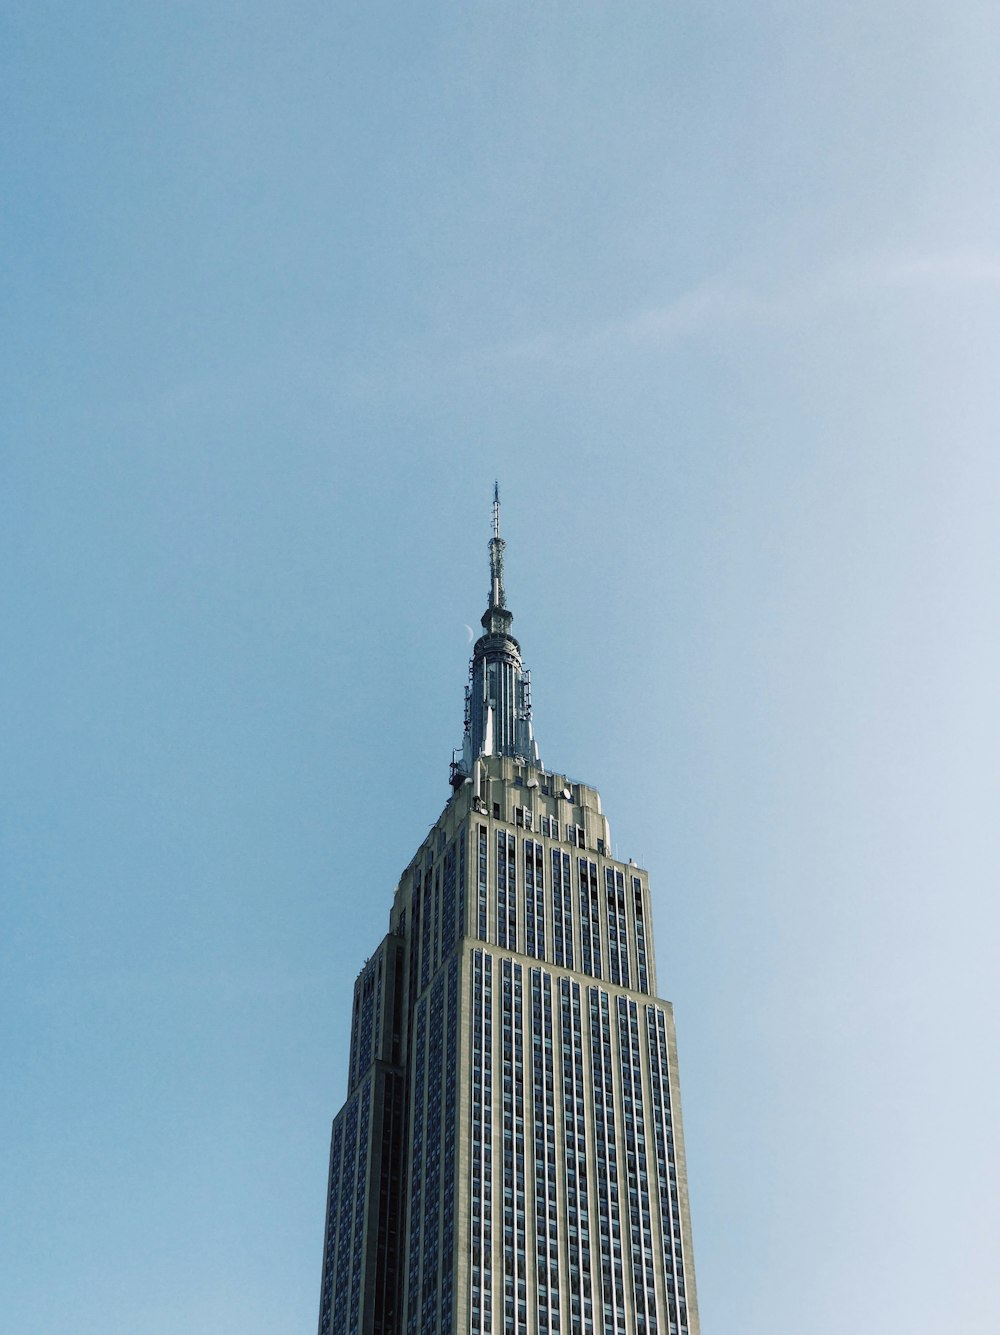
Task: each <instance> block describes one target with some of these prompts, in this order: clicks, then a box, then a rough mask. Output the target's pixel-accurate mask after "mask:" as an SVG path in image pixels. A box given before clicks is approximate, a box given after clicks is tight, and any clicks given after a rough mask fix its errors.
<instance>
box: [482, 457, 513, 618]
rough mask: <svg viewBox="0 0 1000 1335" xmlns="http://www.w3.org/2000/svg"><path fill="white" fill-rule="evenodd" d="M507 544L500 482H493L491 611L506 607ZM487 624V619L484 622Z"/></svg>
mask: <svg viewBox="0 0 1000 1335" xmlns="http://www.w3.org/2000/svg"><path fill="white" fill-rule="evenodd" d="M505 545H506V544H505V543H504V540H503V538H501V536H500V483H499V482H494V483H493V537H492V538H490V611H492V610H493V609H494V608H499V607H504V608H505V607H506V606H507V597H506V594H505V593H504V591H503V549H504V546H505ZM483 624H484V625H485V624H486V623H485V621H484V623H483Z"/></svg>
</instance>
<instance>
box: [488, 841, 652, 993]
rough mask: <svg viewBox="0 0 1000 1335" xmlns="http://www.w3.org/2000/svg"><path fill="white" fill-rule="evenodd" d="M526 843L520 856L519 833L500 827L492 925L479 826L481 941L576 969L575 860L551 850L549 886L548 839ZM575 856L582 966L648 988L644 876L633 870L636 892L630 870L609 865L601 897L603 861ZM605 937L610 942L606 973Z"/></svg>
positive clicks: (594, 975) (596, 975)
mask: <svg viewBox="0 0 1000 1335" xmlns="http://www.w3.org/2000/svg"><path fill="white" fill-rule="evenodd" d="M520 849H521V858H520V863H519V860H518V840H517V838H516V836H515V835H513V834H511V833H509V832H508V831H507V830H503V829H498V830H497V831H496V842H495V847H494V858H493V866H494V881H493V884H494V897H493V915H492V917H493V930H492V932H491V931H490V921H489V919H490V913H489V846H488V832H487V827H486V826H485V825H479V826H477V852H478V865H477V889H476V923H475V930H476V932H477V935H478V937H479V939H480V940H481V941H490V940H492V941H493V943H494V944H496V945H499V946H501V947H503V948H505V949H507V950H512V951H520V952H522V953H524V954H526V955H531V956H533V957H534V958H536V959H540V960H547V961H550V962H551V963H554V964H557V965H559V966H561V967H565V968H568V969H572V968H574V967H576V963H575V947H574V934H575V930H576V929H575V924H574V916H575V914H574V893H573V885H572V879H571V865H572V859H571V858H570V855H569V854H568V853H566V852H564V851H563V850H562V849H559V848H552V849H550V860H549V873H550V875H549V885H548V886H546V863H545V853H544V845H542V844H541V843H540V842H538V841H537V840H533V839H523V840H522V841H521V843H520ZM576 863H577V872H576V882H577V890H576V912H578V914H579V929H578V931H579V943H580V967H581V969H582V971H583V972H584V973H586V974H589V975H590V976H591V977H592V978H603V977H605V976H607V977H608V978H609V980H610V981H611V982H613V983H618V984H621V985H622V986H625V987H633V986H637V987H638V988H639V990H640V991H644V992H648V991H649V990H650V978H649V956H648V952H647V942H646V925H645V917H644V913H643V890H642V882H641V881H640V879H639V877H638V876H634V877H632V894H631V896H628V895H627V894H626V891H625V876H624V873H623V872H622V871H620V870H618V869H617V868H612V867H606V868H605V877H606V887H605V896H604V900H603V903H602V898H601V895H600V893H599V886H598V876H597V863H596V862H594V861H592V860H591V859H590V858H578V859H576ZM547 892H548V893H547ZM522 918H523V921H522ZM602 929H603V930H602ZM633 934H634V935H633ZM602 939H606V941H607V943H608V947H607V948H608V955H609V959H608V964H607V968H608V973H607V975H605V972H604V970H605V962H604V959H603V947H602ZM632 939H634V942H635V955H636V963H637V967H636V968H635V969H633V966H632V963H631V953H630V952H631V949H632V947H631V945H630V941H631V940H632Z"/></svg>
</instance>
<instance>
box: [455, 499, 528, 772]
mask: <svg viewBox="0 0 1000 1335" xmlns="http://www.w3.org/2000/svg"><path fill="white" fill-rule="evenodd" d="M505 545H506V544H505V543H504V540H503V538H502V537H501V536H500V487H499V484H498V483H495V484H494V487H493V532H492V536H491V537H490V543H489V552H490V592H489V601H488V604H487V607H486V611H485V612H484V613H483V615H482V623H481V624H482V627H483V634H482V635H480V637H479V639H478V640H477V641H476V643H475V645H474V646H473V650H472V661H471V662H470V664H469V685H468V686H467V687H466V688H465V735H464V737H463V739H462V751H461V759H459V758H458V756H457V755H456V757H455V758H454V760H453V761H452V775H451V781H452V784H453V786H454V787H458V786H459V785H460V784H462V783H464V782H465V780H466V779H468V778H469V777H470V776H471V774H472V766H473V764H474V763H475V761H476V760H477V758H478V757H479V756H513V757H515V758H516V759H519V760H524V761H527V762H528V763H529V764H532V765H539V766H540V765H541V760H540V759H539V755H538V745H537V743H536V742H535V739H534V736H533V735H532V731H531V675H530V673H528V672H527V671H526V670H525V668H524V666H523V664H522V663H521V646H520V645H519V644H518V642H517V640H515V639H514V637H513V635H511V633H510V627H511V623H512V622H513V620H514V616H513V613H512V612H511V611H510V609H509V608H508V607H507V597H506V594H505V592H504V587H503V553H504V547H505Z"/></svg>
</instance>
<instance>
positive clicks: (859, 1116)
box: [0, 0, 1000, 1335]
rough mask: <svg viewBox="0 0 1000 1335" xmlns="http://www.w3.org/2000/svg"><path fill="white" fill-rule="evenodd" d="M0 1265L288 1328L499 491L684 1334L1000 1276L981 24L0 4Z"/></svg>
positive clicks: (840, 17)
mask: <svg viewBox="0 0 1000 1335" xmlns="http://www.w3.org/2000/svg"><path fill="white" fill-rule="evenodd" d="M0 61H2V79H0V87H2V93H0V98H2V115H0V153H2V170H3V181H4V196H5V202H4V207H3V210H2V214H0V254H2V257H3V259H2V268H0V274H2V276H0V283H2V289H0V309H2V312H3V314H2V322H3V338H2V340H0V404H2V407H0V426H2V440H0V465H2V479H3V486H2V497H0V509H2V516H0V518H2V524H0V532H2V537H0V572H2V574H0V578H2V580H3V588H4V600H3V606H4V614H3V618H2V623H0V624H2V635H3V639H4V646H3V663H4V669H3V672H2V674H0V680H2V683H3V694H2V708H0V746H2V754H3V758H4V764H3V767H2V771H0V773H2V775H3V780H2V781H3V800H2V806H0V813H2V814H0V880H2V891H3V904H4V928H3V932H2V943H0V951H2V958H0V977H2V980H3V981H2V987H3V994H4V995H3V1005H2V1012H0V1013H2V1024H3V1048H4V1072H5V1091H4V1098H3V1100H2V1102H0V1135H2V1143H3V1145H4V1160H5V1166H4V1181H3V1198H4V1205H5V1209H4V1212H3V1215H4V1218H3V1222H0V1250H2V1254H3V1255H4V1257H5V1265H4V1267H3V1270H4V1276H3V1278H2V1279H0V1310H3V1311H4V1313H5V1325H6V1326H7V1327H8V1328H9V1329H11V1330H16V1331H18V1332H19V1335H49V1332H52V1331H55V1330H61V1329H63V1328H65V1327H66V1326H67V1325H72V1327H73V1329H74V1331H75V1332H76V1335H126V1333H127V1335H136V1332H141V1335H175V1333H176V1332H178V1331H184V1332H186V1333H187V1335H227V1333H228V1332H233V1333H234V1335H235V1333H236V1332H239V1335H258V1332H259V1335H265V1333H266V1335H286V1333H287V1335H292V1332H299V1331H302V1330H310V1329H312V1328H313V1324H314V1322H315V1319H316V1311H317V1304H318V1285H319V1266H320V1249H321V1242H322V1212H323V1196H324V1190H325V1181H324V1177H325V1158H326V1152H327V1138H328V1132H329V1121H330V1118H331V1117H332V1115H333V1113H334V1112H335V1111H336V1109H337V1107H338V1106H339V1102H340V1099H341V1097H342V1093H343V1089H344V1071H345V1068H346V1045H347V1038H348V1032H347V1026H346V1020H347V1015H348V1007H349V996H350V991H351V986H352V983H353V979H354V976H355V974H356V972H357V969H358V968H359V967H360V965H361V962H362V961H363V959H364V958H365V957H366V955H367V954H368V953H369V952H370V950H371V949H372V947H373V946H374V945H375V943H376V942H377V940H378V939H379V938H380V936H381V934H382V933H383V931H384V929H385V925H386V920H387V912H388V907H389V903H390V899H391V895H392V890H393V888H394V886H395V883H396V879H397V877H398V875H399V873H400V871H401V870H402V868H403V867H404V866H405V865H406V863H407V861H408V860H409V857H410V855H411V854H412V852H413V850H414V849H415V848H416V846H417V845H418V843H419V842H420V840H421V838H422V837H423V834H424V832H425V831H426V828H427V826H428V825H429V824H430V823H431V822H432V821H433V820H434V818H435V817H436V815H437V813H438V810H439V808H440V806H441V805H442V804H443V802H444V800H445V798H446V796H447V791H448V790H447V783H446V778H447V764H448V760H449V758H450V754H451V749H452V747H453V746H455V745H457V744H458V742H459V741H460V732H461V696H462V687H463V685H464V681H465V673H466V665H467V655H468V642H467V632H466V629H465V627H466V625H467V624H471V625H475V624H476V621H477V618H478V617H479V615H480V614H481V612H482V609H483V606H484V603H485V597H486V591H487V579H486V572H487V567H486V540H487V537H488V524H489V502H490V492H491V488H492V484H493V479H494V477H499V479H500V482H501V487H502V490H503V497H504V529H505V535H506V537H507V540H508V548H507V586H508V593H509V596H510V600H511V603H512V605H513V608H514V611H515V617H516V619H515V633H517V634H518V635H519V637H520V639H521V643H522V645H523V648H524V652H525V656H526V659H527V661H528V664H529V665H530V667H531V668H532V672H533V685H534V701H535V724H536V735H537V737H538V739H539V743H540V746H541V750H542V756H543V759H544V760H545V761H546V763H548V764H549V765H551V766H553V767H554V768H559V769H562V770H565V771H567V772H569V773H570V774H572V775H574V776H575V777H578V778H581V779H584V780H586V781H587V782H591V783H594V784H595V785H596V786H597V787H598V788H599V789H600V790H601V792H602V794H603V797H604V804H605V810H606V811H607V813H608V815H609V817H610V819H611V823H612V833H613V837H614V839H615V842H616V844H617V846H618V849H619V852H620V853H621V855H622V856H623V857H628V856H630V855H631V856H634V857H635V858H636V859H637V860H638V861H640V862H642V863H643V864H644V865H645V866H647V867H648V868H649V870H650V874H651V881H652V885H653V887H654V893H655V898H656V927H657V940H658V953H659V961H660V979H661V985H662V987H663V990H664V991H665V992H666V994H667V995H668V996H669V997H671V998H672V999H673V1000H674V1002H675V1004H676V1007H677V1013H678V1024H679V1033H680V1043H681V1062H682V1076H683V1081H684V1107H685V1117H686V1124H687V1139H688V1154H689V1171H690V1178H691V1188H692V1200H693V1212H694V1224H695V1244H696V1260H697V1268H698V1280H699V1289H700V1300H701V1308H702V1321H703V1329H704V1331H705V1333H706V1335H710V1332H716V1333H718V1335H803V1332H808V1335H834V1332H836V1333H837V1335H840V1332H841V1331H842V1330H843V1329H844V1323H845V1320H846V1321H847V1322H848V1324H849V1325H850V1328H851V1329H852V1331H856V1332H859V1335H868V1333H869V1332H870V1333H871V1335H894V1333H895V1332H897V1331H898V1332H901V1333H902V1332H905V1335H932V1332H933V1333H934V1335H937V1332H940V1331H943V1330H947V1331H949V1332H961V1335H993V1332H995V1330H996V1324H997V1318H998V1314H1000V1278H998V1271H997V1266H996V1256H997V1255H998V1253H1000V1217H998V1214H1000V1209H998V1205H997V1191H996V1182H997V1170H998V1167H1000V1165H998V1162H997V1160H998V1151H997V1138H996V1125H997V1122H998V1118H1000V1079H998V1076H997V1073H996V1051H997V1044H998V1038H1000V1035H998V1033H997V1023H996V1014H997V976H998V965H1000V960H998V949H997V940H998V926H1000V924H998V911H997V904H996V900H997V885H998V862H1000V859H998V847H997V845H998V838H997V831H996V813H997V809H998V797H1000V793H998V787H1000V785H998V779H997V759H996V758H997V754H998V750H1000V708H998V705H997V681H998V679H1000V625H998V599H997V570H998V558H1000V550H998V549H1000V541H998V537H997V514H998V512H1000V494H998V493H1000V464H998V460H997V442H998V439H1000V431H998V428H1000V406H998V394H997V380H998V376H997V365H998V334H1000V168H998V162H997V151H996V145H997V126H998V123H1000V116H998V113H1000V105H998V104H1000V92H998V81H997V79H996V69H997V67H998V64H1000V11H998V9H997V6H996V5H995V4H992V3H986V2H985V0H984V2H983V3H975V2H974V0H953V2H952V3H949V4H945V3H927V2H924V3H920V0H917V3H909V4H906V5H903V4H901V3H894V2H892V0H884V2H883V3H879V4H876V5H872V4H870V3H869V4H861V3H854V2H853V0H840V2H839V3H827V2H826V0H818V2H817V3H813V4H809V5H802V4H792V3H790V0H789V2H783V0H759V3H756V4H754V5H752V6H751V5H739V4H732V3H724V2H723V0H703V2H702V3H698V4H690V3H676V4H657V5H653V4H628V5H616V6H611V5H601V4H592V3H581V4H577V5H574V6H572V7H571V6H568V5H561V4H554V3H551V4H535V5H524V4H519V3H511V4H504V5H499V4H480V5H455V4H437V5H431V4H425V3H413V4H409V5H405V6H400V5H393V6H390V5H385V4H378V3H374V4H369V5H364V6H360V5H358V6H347V5H343V4H327V5H319V4H316V3H311V2H307V0H302V2H301V3H286V4H284V5H282V6H280V7H278V6H273V5H264V4H260V3H254V2H253V0H247V3H243V4H235V3H228V4H227V3H211V0H209V2H207V3H206V2H205V0H201V2H200V3H198V4H191V3H175V4H172V5H169V6H159V5H157V6H154V5H150V4H146V3H141V2H140V3H132V4H122V3H100V0H93V2H92V3H88V4H85V5H79V4H78V5H69V4H65V3H45V2H44V0H33V3H31V4H26V3H17V0H15V3H12V4H10V5H8V6H7V7H6V9H5V12H4V15H3V17H2V18H0Z"/></svg>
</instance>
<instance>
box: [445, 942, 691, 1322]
mask: <svg viewBox="0 0 1000 1335" xmlns="http://www.w3.org/2000/svg"><path fill="white" fill-rule="evenodd" d="M498 967H499V970H500V975H499V979H498V981H499V982H500V988H499V992H498V996H497V998H496V1000H497V1004H498V1012H499V1013H498V1015H497V1017H496V1020H497V1022H498V1024H499V1028H498V1027H497V1024H496V1023H494V1016H493V1005H494V996H493V973H492V971H493V960H492V956H491V955H490V953H489V952H487V951H484V950H482V949H477V950H475V951H474V952H473V998H472V1001H473V1005H472V1020H473V1037H472V1131H473V1136H472V1162H471V1168H470V1174H471V1184H470V1185H471V1219H470V1259H471V1275H470V1282H471V1303H472V1324H471V1330H472V1333H473V1335H488V1333H489V1332H490V1329H491V1321H492V1319H493V1289H492V1279H493V1276H492V1273H491V1256H492V1248H491V1243H492V1236H491V1232H490V1230H491V1227H493V1226H496V1227H498V1228H500V1229H502V1244H503V1246H502V1256H503V1271H502V1278H501V1287H500V1289H499V1291H498V1292H497V1295H496V1296H497V1298H498V1299H499V1301H500V1303H501V1306H500V1309H499V1311H498V1313H497V1315H498V1317H499V1316H501V1314H502V1322H503V1329H504V1332H505V1335H506V1332H508V1331H509V1332H511V1335H525V1332H527V1331H529V1330H530V1331H538V1332H539V1335H563V1333H564V1332H572V1335H594V1331H595V1329H596V1330H599V1331H601V1332H602V1335H624V1333H625V1332H626V1330H628V1331H629V1332H632V1331H635V1332H637V1335H638V1332H642V1335H657V1331H658V1319H659V1318H660V1317H662V1315H663V1314H664V1313H666V1314H667V1315H668V1316H669V1322H668V1325H669V1326H670V1327H672V1328H673V1329H674V1331H675V1332H676V1335H687V1310H686V1301H685V1297H684V1281H683V1244H682V1239H681V1223H680V1202H679V1197H678V1190H677V1170H676V1162H675V1151H674V1141H673V1127H672V1117H671V1108H670V1081H669V1067H668V1057H667V1048H666V1042H667V1039H666V1018H665V1012H664V1011H663V1010H661V1009H660V1008H658V1007H655V1006H646V1007H642V1006H640V1005H639V1004H638V1003H637V1002H636V1001H635V1000H634V999H633V998H630V997H611V996H609V994H608V993H607V992H606V991H604V990H603V989H601V988H599V987H595V986H590V987H581V984H580V983H579V982H577V981H576V980H575V979H571V978H567V977H563V978H559V979H558V980H557V981H555V982H554V981H553V976H552V975H551V974H550V973H548V972H547V971H546V970H544V969H542V968H538V967H535V968H531V969H530V970H528V971H527V975H526V976H525V977H523V976H522V967H521V965H520V964H519V963H518V962H517V961H514V960H510V959H503V960H501V961H500V963H499V966H498ZM525 982H527V990H525V989H524V986H523V984H524V983H525ZM584 992H585V993H586V997H585V998H584V997H583V996H582V993H584ZM526 1003H528V1005H526ZM491 1033H492V1034H498V1035H499V1038H500V1043H499V1050H498V1052H497V1054H496V1062H495V1067H494V1054H493V1051H492V1047H491V1041H492V1040H491ZM616 1053H617V1058H616V1056H615V1054H616ZM529 1054H530V1066H529V1067H528V1069H527V1070H526V1069H525V1065H524V1063H525V1061H527V1060H529ZM588 1059H589V1060H588ZM588 1066H589V1078H588V1070H587V1068H588ZM644 1068H646V1069H647V1075H646V1081H647V1083H646V1085H645V1088H644V1085H643V1071H644ZM494 1080H496V1081H498V1082H499V1084H500V1088H499V1089H498V1090H497V1096H498V1101H497V1110H496V1111H497V1116H498V1117H500V1119H501V1125H500V1127H499V1128H498V1133H499V1138H498V1140H497V1147H498V1148H499V1152H500V1153H501V1154H502V1163H501V1165H499V1167H500V1168H502V1172H501V1173H500V1174H499V1176H497V1177H496V1183H497V1188H498V1197H499V1198H498V1199H496V1200H495V1201H494V1200H492V1199H491V1198H490V1189H491V1188H490V1183H491V1180H492V1175H491V1169H492V1161H491V1155H492V1153H493V1149H494V1147H493V1144H492V1134H493V1132H492V1122H491V1118H492V1116H493V1107H492V1093H493V1081H494ZM526 1082H527V1083H530V1086H531V1089H530V1104H529V1102H528V1098H527V1097H526V1090H525V1084H526ZM557 1127H558V1129H559V1131H560V1132H561V1135H560V1136H559V1137H558V1138H557ZM588 1145H589V1146H590V1153H591V1161H590V1162H588ZM529 1173H530V1174H532V1178H533V1180H532V1188H533V1190H532V1191H531V1195H530V1196H529V1195H528V1194H527V1191H526V1183H527V1175H528V1174H529ZM532 1200H533V1209H532V1211H531V1212H530V1213H529V1212H528V1204H529V1202H531V1201H532ZM564 1230H565V1231H564ZM498 1241H499V1237H498ZM592 1246H593V1247H594V1252H593V1255H592V1253H591V1247H592ZM498 1255H499V1253H498ZM532 1271H533V1277H530V1276H531V1274H532ZM529 1311H530V1320H529ZM665 1335H666V1332H665Z"/></svg>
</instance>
